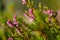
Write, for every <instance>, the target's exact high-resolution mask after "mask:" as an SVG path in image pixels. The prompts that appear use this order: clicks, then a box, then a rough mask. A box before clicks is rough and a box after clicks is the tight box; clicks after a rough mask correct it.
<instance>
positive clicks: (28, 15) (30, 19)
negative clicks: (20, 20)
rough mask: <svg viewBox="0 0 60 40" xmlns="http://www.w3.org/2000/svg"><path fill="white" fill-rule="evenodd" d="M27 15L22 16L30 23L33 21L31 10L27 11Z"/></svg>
mask: <svg viewBox="0 0 60 40" xmlns="http://www.w3.org/2000/svg"><path fill="white" fill-rule="evenodd" d="M28 13H29V14H26V13H25V14H24V16H25V17H26V18H27V19H28V20H29V21H30V22H31V21H33V20H34V15H33V9H29V12H28Z"/></svg>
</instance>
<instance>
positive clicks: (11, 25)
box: [7, 19, 13, 28]
mask: <svg viewBox="0 0 60 40" xmlns="http://www.w3.org/2000/svg"><path fill="white" fill-rule="evenodd" d="M7 24H8V25H9V26H10V27H11V28H12V27H13V23H12V22H11V20H10V19H8V21H7Z"/></svg>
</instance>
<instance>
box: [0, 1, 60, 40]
mask: <svg viewBox="0 0 60 40" xmlns="http://www.w3.org/2000/svg"><path fill="white" fill-rule="evenodd" d="M33 1H34V2H35V3H34V7H35V8H37V9H38V3H39V2H41V4H42V7H44V6H48V7H49V8H50V9H53V10H54V11H57V10H58V9H60V0H33ZM27 9H28V8H27V7H26V5H22V2H21V0H0V38H3V40H5V35H4V34H5V33H4V32H5V31H4V30H5V29H4V28H3V26H4V25H3V24H1V22H2V21H3V20H1V19H2V17H1V16H4V15H5V16H6V15H8V16H10V15H12V14H13V13H14V11H16V12H17V13H18V14H20V16H21V15H22V17H24V16H23V14H24V11H25V10H27ZM0 40H1V39H0Z"/></svg>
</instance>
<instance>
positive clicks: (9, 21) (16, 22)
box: [7, 15, 18, 28]
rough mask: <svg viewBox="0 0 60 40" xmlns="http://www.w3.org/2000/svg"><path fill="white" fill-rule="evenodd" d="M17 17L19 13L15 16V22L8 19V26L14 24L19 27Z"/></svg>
mask: <svg viewBox="0 0 60 40" xmlns="http://www.w3.org/2000/svg"><path fill="white" fill-rule="evenodd" d="M16 17H17V15H14V17H13V22H11V20H10V19H8V21H7V24H8V26H10V27H11V28H12V27H13V26H16V27H18V21H17V19H16Z"/></svg>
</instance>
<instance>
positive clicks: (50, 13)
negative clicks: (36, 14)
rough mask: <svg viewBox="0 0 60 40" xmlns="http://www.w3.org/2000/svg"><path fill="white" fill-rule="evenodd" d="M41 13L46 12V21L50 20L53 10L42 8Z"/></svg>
mask: <svg viewBox="0 0 60 40" xmlns="http://www.w3.org/2000/svg"><path fill="white" fill-rule="evenodd" d="M43 13H45V14H47V15H48V16H49V17H48V21H51V17H52V16H53V10H50V9H49V10H43Z"/></svg>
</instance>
